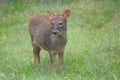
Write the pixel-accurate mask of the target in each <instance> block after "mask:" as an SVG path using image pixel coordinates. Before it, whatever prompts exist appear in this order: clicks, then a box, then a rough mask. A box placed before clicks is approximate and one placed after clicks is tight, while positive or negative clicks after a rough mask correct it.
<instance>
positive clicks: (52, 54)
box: [49, 52, 55, 73]
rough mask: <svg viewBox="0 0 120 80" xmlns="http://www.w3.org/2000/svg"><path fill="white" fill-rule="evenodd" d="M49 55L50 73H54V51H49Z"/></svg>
mask: <svg viewBox="0 0 120 80" xmlns="http://www.w3.org/2000/svg"><path fill="white" fill-rule="evenodd" d="M49 55H50V61H51V68H52V73H54V72H55V53H53V52H49Z"/></svg>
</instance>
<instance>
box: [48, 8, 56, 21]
mask: <svg viewBox="0 0 120 80" xmlns="http://www.w3.org/2000/svg"><path fill="white" fill-rule="evenodd" d="M47 14H48V17H49V18H50V19H52V18H53V17H54V16H55V13H54V12H52V11H49V10H47Z"/></svg>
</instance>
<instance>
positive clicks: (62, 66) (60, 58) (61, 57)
mask: <svg viewBox="0 0 120 80" xmlns="http://www.w3.org/2000/svg"><path fill="white" fill-rule="evenodd" d="M63 55H64V52H60V53H59V64H60V69H61V73H62V74H64V64H63V63H64V61H63Z"/></svg>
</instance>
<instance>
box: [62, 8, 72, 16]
mask: <svg viewBox="0 0 120 80" xmlns="http://www.w3.org/2000/svg"><path fill="white" fill-rule="evenodd" d="M70 14H71V12H70V10H65V11H64V12H63V16H64V17H65V18H68V17H69V16H70Z"/></svg>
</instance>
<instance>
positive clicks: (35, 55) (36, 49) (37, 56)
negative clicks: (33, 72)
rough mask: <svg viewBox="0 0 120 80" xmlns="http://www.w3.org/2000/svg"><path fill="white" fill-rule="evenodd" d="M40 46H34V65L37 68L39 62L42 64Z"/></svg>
mask: <svg viewBox="0 0 120 80" xmlns="http://www.w3.org/2000/svg"><path fill="white" fill-rule="evenodd" d="M40 50H41V49H40V48H39V47H37V46H36V47H34V48H33V55H34V67H35V68H36V66H37V64H40V55H39V52H40Z"/></svg>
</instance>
